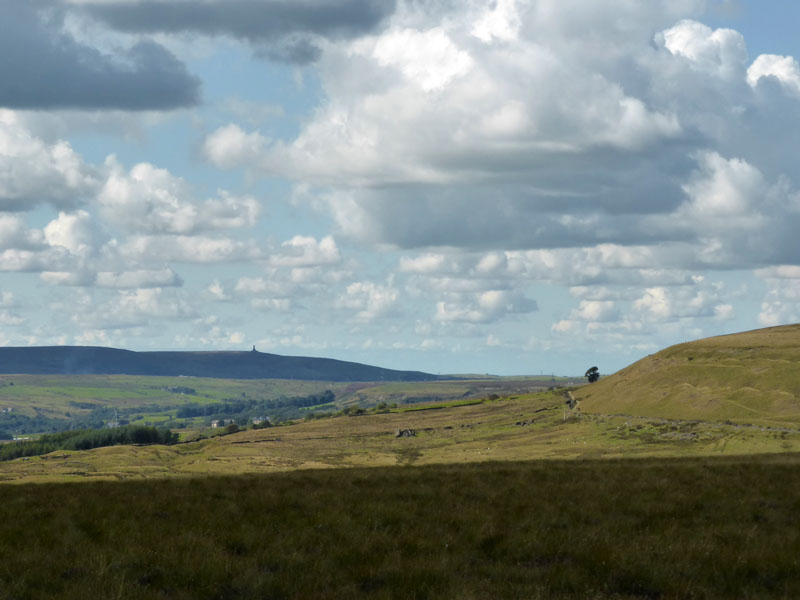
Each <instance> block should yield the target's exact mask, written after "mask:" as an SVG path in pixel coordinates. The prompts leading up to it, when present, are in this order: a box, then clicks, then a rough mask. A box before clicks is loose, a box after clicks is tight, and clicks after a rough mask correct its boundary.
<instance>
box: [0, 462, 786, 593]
mask: <svg viewBox="0 0 800 600" xmlns="http://www.w3.org/2000/svg"><path fill="white" fill-rule="evenodd" d="M798 466H800V465H798V459H797V457H794V456H774V457H771V458H765V457H753V458H747V459H742V458H739V459H731V458H723V459H680V460H677V459H675V460H655V459H640V460H625V461H613V460H612V461H607V460H606V461H591V462H561V461H553V462H546V463H543V462H517V463H503V462H498V463H492V464H472V465H449V466H429V467H408V468H397V467H395V468H375V469H349V470H328V471H295V472H290V473H281V474H271V475H267V476H239V477H228V478H188V479H187V478H182V479H165V480H158V481H137V482H121V483H112V482H95V483H83V484H60V485H55V484H41V485H24V486H2V487H0V598H2V599H8V600H10V599H12V598H13V599H26V598H37V599H38V598H64V599H70V598H81V599H84V598H137V599H149V598H187V599H188V598H191V599H205V598H208V599H212V598H215V599H227V598H304V599H305V598H337V599H339V598H409V599H410V598H459V599H465V598H466V599H469V598H796V597H800V529H798V528H797V527H796V515H797V514H798V511H799V510H800V492H799V491H798V490H800V485H798V484H800V471H798Z"/></svg>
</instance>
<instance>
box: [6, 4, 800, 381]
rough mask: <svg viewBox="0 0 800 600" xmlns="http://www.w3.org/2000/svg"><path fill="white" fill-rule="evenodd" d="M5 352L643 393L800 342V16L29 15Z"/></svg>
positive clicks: (426, 9)
mask: <svg viewBox="0 0 800 600" xmlns="http://www.w3.org/2000/svg"><path fill="white" fill-rule="evenodd" d="M5 11H6V15H5V17H6V18H4V19H3V20H2V22H1V23H0V52H3V54H4V55H5V56H13V57H15V59H14V60H13V61H7V62H4V63H2V64H0V79H1V80H2V81H3V82H4V83H3V85H2V86H0V344H3V345H12V346H13V345H49V344H82V345H104V346H115V347H124V348H130V349H135V350H151V349H192V350H213V349H249V348H250V347H251V346H252V345H256V347H257V348H258V349H260V350H262V351H269V352H276V353H281V354H294V355H313V356H329V357H334V358H340V359H345V360H357V361H362V362H367V363H371V364H379V365H382V366H387V367H394V368H403V369H421V370H426V371H431V372H442V373H447V372H450V373H453V372H461V373H463V372H472V373H496V374H539V373H557V374H580V373H582V372H583V371H585V369H586V368H587V367H588V366H591V365H595V364H596V365H598V366H599V367H600V370H601V372H604V373H609V372H613V371H615V370H617V369H619V368H621V367H623V366H625V365H627V364H629V363H630V362H633V361H634V360H637V359H638V358H641V357H642V356H644V355H646V354H649V353H651V352H654V351H656V350H658V349H660V348H663V347H664V346H667V345H670V344H674V343H678V342H683V341H687V340H691V339H696V338H698V337H704V336H708V335H716V334H722V333H731V332H735V331H741V330H746V329H754V328H757V327H764V326H771V325H778V324H784V323H791V322H796V321H798V320H800V245H798V244H797V241H796V234H795V232H796V231H797V229H798V226H800V180H798V177H797V175H796V172H795V171H796V158H795V157H796V149H795V146H796V142H795V140H796V139H798V133H799V132H798V131H797V129H798V127H800V125H798V124H799V123H800V119H798V117H800V64H798V62H797V60H796V59H795V58H794V57H796V56H800V48H798V42H797V38H796V35H795V31H794V30H793V24H796V23H797V22H798V17H800V14H798V13H800V8H798V7H797V6H796V4H795V3H792V2H789V1H785V0H775V1H771V2H770V1H768V2H759V3H756V2H753V1H745V0H740V1H736V0H730V1H715V0H709V1H704V0H671V1H667V0H663V1H654V2H648V3H631V2H627V1H622V0H598V1H596V2H594V3H592V4H591V5H589V6H588V7H587V5H586V3H585V2H583V1H582V0H558V1H556V0H528V1H524V0H498V1H496V2H490V1H486V2H481V1H477V0H469V1H463V2H450V1H446V0H441V1H439V2H427V3H420V2H411V1H403V0H397V2H394V1H377V0H336V1H327V2H322V1H319V0H296V1H294V2H285V1H283V0H225V1H224V2H223V1H222V0H202V1H198V2H186V1H184V0H152V1H149V2H140V1H138V0H36V1H35V2H30V1H27V0H11V1H10V2H7V3H6V5H5Z"/></svg>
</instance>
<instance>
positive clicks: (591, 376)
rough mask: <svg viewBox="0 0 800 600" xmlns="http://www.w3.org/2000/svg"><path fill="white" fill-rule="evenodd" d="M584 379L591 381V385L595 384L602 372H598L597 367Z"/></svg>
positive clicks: (586, 374) (589, 371) (585, 375)
mask: <svg viewBox="0 0 800 600" xmlns="http://www.w3.org/2000/svg"><path fill="white" fill-rule="evenodd" d="M584 377H586V379H588V380H589V383H594V382H595V381H597V380H598V379H600V371H598V370H597V367H592V368H591V369H589V370H588V371H586V373H585V374H584Z"/></svg>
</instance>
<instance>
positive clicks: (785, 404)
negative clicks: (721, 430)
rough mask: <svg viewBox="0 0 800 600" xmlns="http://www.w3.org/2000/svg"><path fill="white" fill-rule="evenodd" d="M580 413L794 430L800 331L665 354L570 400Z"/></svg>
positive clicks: (763, 333) (735, 337)
mask: <svg viewBox="0 0 800 600" xmlns="http://www.w3.org/2000/svg"><path fill="white" fill-rule="evenodd" d="M575 398H576V399H578V400H580V401H581V404H580V405H581V409H582V410H583V411H584V412H591V413H604V414H627V415H639V416H644V415H646V416H650V417H663V418H669V419H699V420H706V421H724V420H730V421H733V422H736V423H753V424H763V425H781V424H788V425H792V424H797V423H800V325H787V326H782V327H771V328H768V329H759V330H755V331H748V332H744V333H737V334H732V335H725V336H719V337H713V338H707V339H703V340H698V341H695V342H688V343H685V344H679V345H677V346H672V347H670V348H667V349H666V350H662V351H661V352H658V353H656V354H653V355H651V356H648V357H646V358H644V359H642V360H640V361H638V362H636V363H634V364H632V365H630V366H629V367H626V368H625V369H622V370H621V371H619V372H618V373H615V374H614V375H611V376H610V377H607V378H604V379H602V380H600V381H599V382H597V383H595V384H592V385H591V386H584V387H583V388H581V389H580V390H578V391H576V392H575Z"/></svg>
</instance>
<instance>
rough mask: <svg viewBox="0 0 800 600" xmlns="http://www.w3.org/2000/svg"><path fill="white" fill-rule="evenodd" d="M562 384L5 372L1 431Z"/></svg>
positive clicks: (326, 408)
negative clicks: (322, 398) (239, 405)
mask: <svg viewBox="0 0 800 600" xmlns="http://www.w3.org/2000/svg"><path fill="white" fill-rule="evenodd" d="M564 382H565V381H564V380H557V381H551V380H547V381H545V380H543V379H541V378H531V379H518V378H513V379H512V378H508V379H503V378H495V379H492V380H459V381H443V382H435V383H427V382H420V383H414V382H410V383H382V382H364V383H341V382H319V381H298V380H279V379H266V380H252V379H250V380H236V379H210V378H203V377H144V376H130V375H10V376H9V375H4V376H2V377H0V411H1V412H0V430H2V431H8V432H9V433H14V434H17V435H29V434H35V433H41V432H46V431H55V430H61V429H68V428H70V427H75V426H78V427H88V426H94V427H98V426H102V425H103V424H104V423H106V422H108V421H112V420H116V419H119V418H121V419H125V420H126V421H129V422H137V423H139V424H144V425H161V424H165V423H166V425H167V426H169V427H173V428H175V427H189V428H194V427H202V426H203V424H205V426H207V425H208V424H209V423H210V421H211V420H212V417H208V418H206V419H198V418H180V417H179V416H178V414H177V412H178V410H179V409H180V408H181V407H185V406H187V405H189V404H199V405H211V404H220V403H225V402H229V403H231V402H263V401H270V400H279V399H285V398H302V397H307V396H310V395H315V394H321V393H323V392H325V391H326V390H330V391H331V392H333V393H334V394H335V402H333V403H324V404H321V405H317V406H311V407H305V406H302V407H298V408H297V410H288V409H287V410H283V411H278V412H275V411H265V412H266V414H268V415H270V416H272V417H273V420H276V419H277V420H282V419H288V418H298V417H300V416H302V414H301V413H304V412H308V411H311V412H336V411H337V410H340V409H341V408H344V407H347V406H355V405H358V406H364V407H371V406H375V405H377V404H380V403H382V402H384V403H386V402H388V403H392V404H406V403H418V402H422V401H430V400H456V399H461V398H465V397H469V398H476V397H484V396H488V395H490V394H493V393H494V394H506V393H511V392H517V393H526V392H530V391H532V390H541V389H547V388H548V387H553V386H558V385H563V383H564ZM259 416H260V415H259ZM265 416H266V415H265ZM24 419H36V422H34V423H29V424H28V425H27V426H25V425H23V424H21V423H20V421H21V420H24ZM89 422H91V425H90V424H89Z"/></svg>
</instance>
